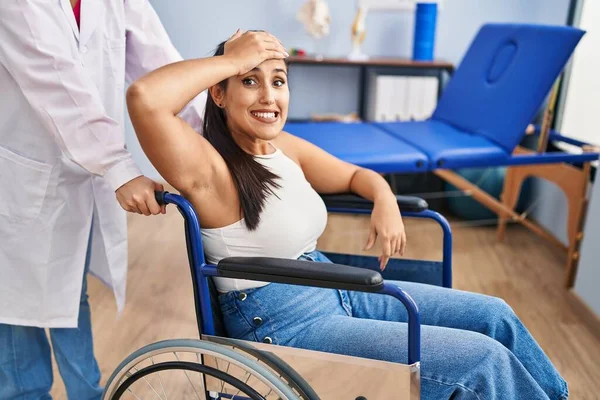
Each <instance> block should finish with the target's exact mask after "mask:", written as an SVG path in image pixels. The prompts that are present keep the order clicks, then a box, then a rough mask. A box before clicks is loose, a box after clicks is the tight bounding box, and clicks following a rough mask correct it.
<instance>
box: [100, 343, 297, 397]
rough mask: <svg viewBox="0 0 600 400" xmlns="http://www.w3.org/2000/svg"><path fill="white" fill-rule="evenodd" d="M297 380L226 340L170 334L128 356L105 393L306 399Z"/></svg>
mask: <svg viewBox="0 0 600 400" xmlns="http://www.w3.org/2000/svg"><path fill="white" fill-rule="evenodd" d="M293 386H294V385H289V384H288V383H287V382H286V381H285V380H284V379H282V377H281V376H278V375H276V374H275V373H274V372H273V371H272V370H271V369H269V368H267V367H266V366H265V365H264V364H261V363H259V362H257V361H255V360H253V359H251V358H249V357H247V356H245V355H243V354H241V353H239V352H237V351H235V350H232V349H230V348H228V347H226V346H222V345H219V344H215V343H210V342H207V341H202V340H192V339H182V340H166V341H162V342H157V343H153V344H150V345H148V346H145V347H143V348H141V349H139V350H138V351H136V352H134V353H132V354H131V355H130V356H129V357H127V358H126V359H125V360H124V361H123V362H122V363H121V364H120V365H119V366H118V367H117V369H116V370H115V371H114V372H113V374H112V375H111V377H110V378H109V380H108V382H107V384H106V388H105V390H104V394H103V397H102V399H103V400H118V399H123V400H128V399H132V400H133V399H136V400H139V399H156V398H159V399H170V398H177V399H180V398H184V399H188V398H189V399H202V400H220V399H240V400H241V399H252V400H263V399H282V400H302V399H307V397H304V396H302V395H301V394H299V393H298V390H296V389H294V388H293Z"/></svg>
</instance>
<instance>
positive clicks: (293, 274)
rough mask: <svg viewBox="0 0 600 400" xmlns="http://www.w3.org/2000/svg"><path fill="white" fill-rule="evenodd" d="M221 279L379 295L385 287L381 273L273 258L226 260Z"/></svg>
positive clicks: (220, 268)
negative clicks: (247, 280)
mask: <svg viewBox="0 0 600 400" xmlns="http://www.w3.org/2000/svg"><path fill="white" fill-rule="evenodd" d="M217 276H220V277H224V278H238V279H250V280H256V281H266V282H277V283H289V284H296V285H303V286H316V287H325V288H331V289H345V290H357V291H363V292H377V291H379V290H380V289H381V288H382V287H383V278H382V277H381V274H379V272H377V271H373V270H369V269H365V268H357V267H350V266H348V265H341V264H332V263H322V262H313V261H300V260H290V259H284V258H271V257H228V258H224V259H222V260H221V261H220V262H219V263H218V264H217Z"/></svg>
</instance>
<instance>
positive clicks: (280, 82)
mask: <svg viewBox="0 0 600 400" xmlns="http://www.w3.org/2000/svg"><path fill="white" fill-rule="evenodd" d="M242 83H243V84H244V85H246V86H254V85H256V84H257V83H258V82H256V80H255V79H252V78H246V79H244V80H242ZM283 85H285V81H284V80H282V79H276V80H275V81H274V82H273V86H275V87H281V86H283Z"/></svg>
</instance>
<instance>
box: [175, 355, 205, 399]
mask: <svg viewBox="0 0 600 400" xmlns="http://www.w3.org/2000/svg"><path fill="white" fill-rule="evenodd" d="M173 354H175V358H176V359H177V361H181V360H180V359H179V357H178V356H177V353H175V352H173ZM183 373H184V374H185V377H186V378H187V380H188V382H189V383H190V386H191V387H192V389H194V393H196V398H198V399H200V395H199V394H198V391H197V390H196V387H195V386H194V384H193V383H192V379H191V378H190V376H189V375H188V373H187V371H186V370H183ZM200 400H202V399H200Z"/></svg>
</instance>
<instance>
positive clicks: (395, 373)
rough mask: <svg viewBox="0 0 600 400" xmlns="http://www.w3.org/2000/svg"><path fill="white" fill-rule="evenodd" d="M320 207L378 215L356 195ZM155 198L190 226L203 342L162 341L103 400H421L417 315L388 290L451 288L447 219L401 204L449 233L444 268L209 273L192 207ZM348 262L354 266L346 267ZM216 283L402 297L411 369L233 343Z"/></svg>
mask: <svg viewBox="0 0 600 400" xmlns="http://www.w3.org/2000/svg"><path fill="white" fill-rule="evenodd" d="M321 197H322V198H323V200H324V202H325V205H326V206H327V210H328V212H329V213H350V214H369V213H370V212H371V211H372V208H373V203H372V202H370V201H367V200H366V199H363V198H361V197H359V196H355V195H351V194H342V195H322V196H321ZM156 198H157V200H158V202H159V204H161V205H164V204H174V205H176V206H177V209H178V210H179V212H180V213H181V215H182V216H183V219H184V223H185V237H186V244H187V252H188V259H189V264H190V269H191V277H192V281H193V291H194V302H195V310H196V318H197V325H198V331H199V335H200V339H199V340H198V339H174V340H164V341H160V342H156V343H152V344H149V345H147V346H145V347H143V348H141V349H139V350H137V351H135V352H134V353H132V354H131V355H129V356H128V357H127V358H125V359H124V360H123V361H122V362H121V364H120V365H119V366H118V367H117V368H116V369H115V371H114V372H113V373H112V375H111V376H110V378H109V380H108V382H107V384H106V386H105V390H104V394H103V397H102V399H103V400H118V399H155V398H159V399H188V398H189V399H207V400H209V399H210V400H221V399H252V400H264V399H288V400H317V399H323V400H325V399H352V400H375V399H389V398H397V399H410V400H413V399H419V398H420V339H421V334H420V328H421V325H420V319H419V310H418V305H417V304H415V302H414V300H413V299H412V298H411V297H410V294H409V293H406V292H405V291H403V290H402V289H401V288H399V287H398V286H397V285H393V284H390V283H387V282H386V281H387V280H404V281H413V282H421V283H427V284H433V285H438V286H444V287H448V288H450V287H451V286H452V264H451V258H452V232H451V229H450V225H449V223H448V221H447V220H446V219H445V218H444V217H443V216H442V215H440V214H439V213H437V212H434V211H432V210H429V208H428V204H427V202H426V201H425V200H423V199H420V198H417V197H411V196H397V200H398V205H399V207H400V210H401V212H402V215H403V216H405V217H411V218H427V219H432V220H434V221H435V222H436V223H437V224H438V225H439V226H440V227H441V229H442V232H443V239H442V240H443V252H442V260H440V261H430V260H407V259H396V258H392V259H390V260H389V262H388V265H387V267H386V269H385V270H384V271H383V272H381V271H380V270H379V262H378V260H377V257H374V256H363V255H348V254H339V253H332V252H323V254H325V255H326V256H327V257H328V258H329V259H330V260H331V261H332V262H333V263H332V264H329V263H315V262H311V261H300V260H290V259H277V258H268V257H230V258H225V259H223V260H221V261H220V262H219V263H218V264H217V265H210V264H207V263H206V262H205V257H204V251H203V247H202V240H201V235H200V224H199V221H198V216H197V214H196V211H195V210H194V208H193V206H192V205H191V204H190V203H189V202H188V201H187V200H186V199H185V198H184V197H182V196H181V195H178V194H174V193H169V192H156ZM350 261H351V262H352V265H347V264H348V262H350ZM215 276H219V277H228V278H240V279H250V280H260V281H268V282H278V283H287V284H294V285H304V286H316V287H324V288H332V289H345V290H356V291H365V292H373V293H379V294H381V295H390V296H394V297H395V298H397V299H398V300H399V301H400V303H401V304H402V305H403V306H404V307H405V308H406V310H407V311H408V343H406V344H405V345H407V346H408V362H407V363H406V364H400V363H391V362H385V361H379V360H371V359H364V358H359V357H353V356H346V355H338V354H330V353H323V352H318V351H313V350H306V349H298V348H291V347H286V346H280V345H275V344H271V343H268V342H266V343H264V342H249V341H244V340H238V339H232V338H228V337H227V334H226V331H225V328H224V325H223V321H222V315H221V312H220V309H219V303H218V292H217V290H216V288H215V285H214V282H213V280H212V277H215ZM399 306H400V304H399ZM386 345H388V344H386ZM398 345H400V344H398Z"/></svg>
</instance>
